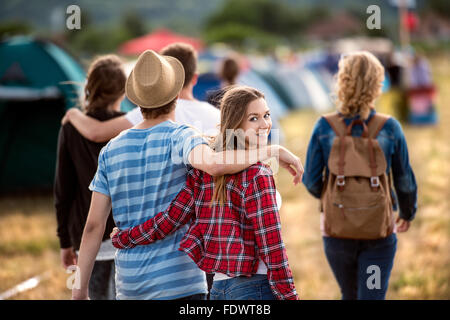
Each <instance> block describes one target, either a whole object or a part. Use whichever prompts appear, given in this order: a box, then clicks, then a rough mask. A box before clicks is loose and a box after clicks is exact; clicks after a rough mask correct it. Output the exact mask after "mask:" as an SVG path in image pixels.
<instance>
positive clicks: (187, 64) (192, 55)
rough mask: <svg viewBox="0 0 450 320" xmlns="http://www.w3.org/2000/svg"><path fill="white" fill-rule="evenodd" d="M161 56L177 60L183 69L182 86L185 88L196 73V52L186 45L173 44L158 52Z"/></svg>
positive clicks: (180, 43)
mask: <svg viewBox="0 0 450 320" xmlns="http://www.w3.org/2000/svg"><path fill="white" fill-rule="evenodd" d="M160 54H161V55H164V56H170V57H174V58H177V59H178V60H179V61H180V62H181V64H182V65H183V68H184V85H183V88H185V87H187V86H188V85H189V84H190V83H191V80H192V78H193V77H194V75H195V72H196V71H197V52H196V51H195V49H194V47H192V46H191V45H190V44H187V43H182V42H178V43H173V44H170V45H168V46H166V47H164V48H163V49H161V51H160Z"/></svg>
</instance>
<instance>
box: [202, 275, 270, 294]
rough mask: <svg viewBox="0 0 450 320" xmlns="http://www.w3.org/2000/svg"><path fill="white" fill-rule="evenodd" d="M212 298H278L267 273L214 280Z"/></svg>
mask: <svg viewBox="0 0 450 320" xmlns="http://www.w3.org/2000/svg"><path fill="white" fill-rule="evenodd" d="M210 299H211V300H276V297H275V296H274V294H273V293H272V290H271V289H270V285H269V280H267V275H265V274H254V275H253V276H251V277H235V278H231V279H226V280H220V281H214V282H213V285H212V288H211V296H210Z"/></svg>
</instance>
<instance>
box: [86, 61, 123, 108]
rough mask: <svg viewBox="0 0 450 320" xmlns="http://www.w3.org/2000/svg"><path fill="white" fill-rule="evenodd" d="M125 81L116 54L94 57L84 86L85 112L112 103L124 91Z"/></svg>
mask: <svg viewBox="0 0 450 320" xmlns="http://www.w3.org/2000/svg"><path fill="white" fill-rule="evenodd" d="M126 81H127V77H126V75H125V71H124V70H123V65H122V61H121V60H120V58H119V57H118V56H116V55H106V56H101V57H98V58H96V59H95V60H94V61H93V62H92V63H91V65H90V67H89V70H88V73H87V82H86V86H85V87H84V94H85V97H86V98H85V103H84V106H83V107H84V110H85V112H87V113H88V112H91V111H94V110H96V109H103V108H106V107H108V106H109V105H110V104H111V103H114V102H115V101H116V100H117V99H118V98H120V97H121V96H122V95H123V94H124V93H125V82H126Z"/></svg>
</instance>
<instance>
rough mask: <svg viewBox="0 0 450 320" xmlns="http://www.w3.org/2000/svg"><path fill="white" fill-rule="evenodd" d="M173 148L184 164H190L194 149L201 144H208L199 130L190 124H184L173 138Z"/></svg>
mask: <svg viewBox="0 0 450 320" xmlns="http://www.w3.org/2000/svg"><path fill="white" fill-rule="evenodd" d="M173 143H174V145H173V148H174V151H175V154H172V156H176V157H177V158H178V160H179V161H181V162H182V163H183V164H184V165H186V166H189V165H190V163H189V154H190V153H191V151H192V149H194V148H195V147H196V146H198V145H200V144H207V142H206V140H205V139H204V138H203V137H202V134H201V133H200V132H199V131H196V130H194V129H192V128H189V127H188V126H182V127H180V129H179V130H178V132H177V133H176V134H175V135H174V138H173Z"/></svg>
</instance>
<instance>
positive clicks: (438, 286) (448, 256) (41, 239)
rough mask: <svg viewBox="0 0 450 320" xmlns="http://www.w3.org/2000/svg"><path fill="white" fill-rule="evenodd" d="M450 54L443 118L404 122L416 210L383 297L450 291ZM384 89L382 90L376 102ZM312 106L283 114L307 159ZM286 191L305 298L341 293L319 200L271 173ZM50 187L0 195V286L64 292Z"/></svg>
mask: <svg viewBox="0 0 450 320" xmlns="http://www.w3.org/2000/svg"><path fill="white" fill-rule="evenodd" d="M449 61H450V59H449V57H448V56H446V57H442V56H441V57H437V58H433V59H432V67H433V77H434V79H435V81H436V84H437V86H438V97H437V101H436V104H437V106H438V112H439V117H440V121H439V124H438V125H437V126H434V127H423V128H418V127H413V126H408V125H404V127H403V129H404V132H405V135H406V138H407V141H408V145H409V154H410V158H411V163H412V167H413V169H414V171H415V174H416V179H417V182H418V185H419V210H418V213H417V217H416V219H415V220H414V222H413V223H412V225H411V228H410V230H409V231H408V232H407V233H404V234H399V236H398V238H399V241H398V251H397V255H396V258H395V263H394V269H393V271H392V276H391V280H390V287H389V291H388V294H387V298H388V299H450V164H449V161H450V126H449V125H448V123H450V109H449V108H448V106H449V105H450V92H449V91H448V88H450V77H449V75H450V62H449ZM386 99H388V97H387V96H385V97H382V99H381V100H380V108H382V106H381V104H382V103H384V102H386ZM318 117H319V115H318V114H316V113H314V112H312V111H301V112H297V113H294V114H292V115H290V116H289V117H288V118H285V119H284V120H283V121H282V126H283V128H284V131H285V135H286V143H285V144H286V146H287V147H288V148H289V149H290V150H292V151H294V152H295V153H296V154H298V155H299V156H300V157H301V159H302V160H303V161H304V159H305V156H306V148H307V143H308V140H309V137H310V134H311V131H312V127H313V125H314V122H315V121H316V119H317V118H318ZM276 181H277V186H278V189H279V190H280V192H281V195H282V197H283V206H282V209H281V219H282V225H283V238H284V241H285V243H286V247H287V251H288V256H289V262H290V266H291V268H292V271H293V273H294V278H295V283H296V286H297V288H298V290H299V291H300V294H301V297H302V298H303V299H339V298H340V293H339V288H338V286H337V284H336V282H335V280H334V278H333V275H332V273H331V270H330V268H329V266H328V264H327V261H326V259H325V255H324V252H323V247H322V240H321V236H320V232H319V215H318V202H317V201H316V200H315V199H314V198H312V196H310V195H309V194H308V192H307V191H306V190H305V188H304V187H303V186H297V187H294V186H293V185H292V184H291V178H290V176H289V175H288V174H287V173H286V172H285V171H280V172H279V174H278V175H277V177H276ZM55 230H56V219H55V216H54V209H53V199H52V196H51V194H40V195H36V194H35V195H26V196H14V197H3V198H0V239H1V243H0V293H1V292H4V291H5V290H7V289H9V288H11V287H13V286H15V285H16V284H18V283H20V282H22V281H24V280H27V279H29V278H31V277H33V276H36V275H40V274H43V273H45V272H48V274H49V277H47V278H45V279H44V280H43V281H42V282H41V283H40V284H39V285H38V286H37V287H36V288H34V289H31V290H28V291H26V292H24V293H21V294H18V295H16V296H14V297H13V299H68V298H70V290H68V289H67V287H66V282H67V280H68V279H69V276H70V275H69V274H67V273H66V272H65V270H63V269H62V267H61V266H60V261H59V248H58V245H59V244H58V239H57V237H56V231H55Z"/></svg>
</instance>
